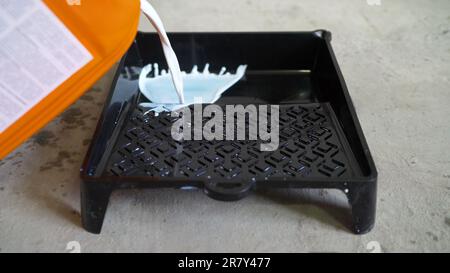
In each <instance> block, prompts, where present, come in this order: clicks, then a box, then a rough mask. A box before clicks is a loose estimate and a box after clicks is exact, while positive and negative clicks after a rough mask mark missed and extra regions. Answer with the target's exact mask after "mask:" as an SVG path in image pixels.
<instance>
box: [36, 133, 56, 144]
mask: <svg viewBox="0 0 450 273" xmlns="http://www.w3.org/2000/svg"><path fill="white" fill-rule="evenodd" d="M33 141H34V143H36V144H37V145H39V146H50V145H54V144H55V141H56V136H55V134H54V133H53V132H52V131H48V130H44V131H41V132H39V133H38V134H36V135H35V136H34V137H33Z"/></svg>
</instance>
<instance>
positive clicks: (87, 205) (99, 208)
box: [81, 181, 112, 234]
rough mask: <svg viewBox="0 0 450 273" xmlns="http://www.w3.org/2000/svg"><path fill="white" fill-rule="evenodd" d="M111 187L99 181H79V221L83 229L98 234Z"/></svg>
mask: <svg viewBox="0 0 450 273" xmlns="http://www.w3.org/2000/svg"><path fill="white" fill-rule="evenodd" d="M111 192H112V187H111V186H110V185H107V184H105V183H99V182H86V181H82V182H81V221H82V224H83V227H84V229H86V230H87V231H89V232H92V233H95V234H99V233H100V232H101V230H102V225H103V219H104V218H105V213H106V208H107V207H108V202H109V196H110V195H111Z"/></svg>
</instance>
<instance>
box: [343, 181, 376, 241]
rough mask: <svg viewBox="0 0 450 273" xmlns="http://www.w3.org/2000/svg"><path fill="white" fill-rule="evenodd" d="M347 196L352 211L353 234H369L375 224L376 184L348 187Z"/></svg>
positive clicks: (369, 183) (367, 183) (360, 184)
mask: <svg viewBox="0 0 450 273" xmlns="http://www.w3.org/2000/svg"><path fill="white" fill-rule="evenodd" d="M347 196H348V200H349V203H350V205H351V209H352V220H353V232H355V233H356V234H364V233H367V232H369V231H370V230H371V229H372V228H373V226H374V224H375V211H376V196H377V185H376V182H364V183H358V184H354V185H349V188H348V192H347Z"/></svg>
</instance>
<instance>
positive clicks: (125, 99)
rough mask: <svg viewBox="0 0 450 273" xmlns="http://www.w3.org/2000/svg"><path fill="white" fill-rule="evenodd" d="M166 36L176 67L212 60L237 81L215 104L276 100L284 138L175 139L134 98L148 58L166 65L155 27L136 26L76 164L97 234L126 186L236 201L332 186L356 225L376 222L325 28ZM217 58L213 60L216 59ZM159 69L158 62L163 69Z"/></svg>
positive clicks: (367, 162)
mask: <svg viewBox="0 0 450 273" xmlns="http://www.w3.org/2000/svg"><path fill="white" fill-rule="evenodd" d="M169 36H170V40H171V42H172V45H173V47H174V50H175V52H177V55H178V56H179V59H180V65H181V68H182V70H184V71H190V69H192V67H193V65H199V66H200V69H201V66H203V65H205V64H206V63H211V67H210V71H211V72H219V70H220V68H221V67H222V66H225V67H227V68H228V69H236V68H237V67H238V65H240V64H247V65H248V68H247V72H246V75H245V76H244V78H243V79H242V80H240V81H239V82H238V83H237V84H236V85H235V86H233V87H232V88H231V89H229V90H228V91H227V92H226V93H224V95H223V96H222V98H221V99H220V100H219V101H217V103H216V104H219V105H222V106H224V105H227V104H243V105H246V104H276V105H280V128H279V130H280V146H279V148H278V150H276V151H273V152H261V151H260V150H259V141H206V140H201V141H194V140H192V141H181V142H177V141H175V140H173V139H172V137H171V134H170V128H171V126H172V123H173V122H174V118H172V117H171V116H170V113H162V114H160V115H158V116H155V115H154V114H152V113H146V112H147V111H146V110H148V109H143V108H141V107H140V106H139V103H140V102H144V101H146V99H145V98H144V97H143V96H142V95H141V94H140V92H139V87H138V76H139V72H140V70H141V68H142V67H143V65H144V64H148V63H159V64H165V60H164V56H163V52H162V50H161V49H160V48H161V46H160V44H159V39H158V36H157V35H156V34H149V33H138V35H137V37H136V41H135V43H134V44H133V45H132V47H131V48H130V49H129V51H128V53H127V54H126V56H125V57H124V58H123V59H122V61H121V63H120V66H119V68H118V71H117V74H116V78H115V80H114V82H113V87H112V90H111V94H110V96H109V98H108V100H107V102H106V105H105V108H104V111H103V114H102V116H101V118H100V120H99V122H98V126H97V129H96V132H95V135H94V138H93V141H92V143H91V146H90V148H89V151H88V153H87V156H86V159H85V162H84V164H83V167H82V170H81V177H82V186H81V215H82V221H83V226H84V228H85V229H86V230H88V231H90V232H93V233H99V232H100V231H101V227H102V223H103V219H104V215H105V212H106V208H107V206H108V200H109V196H110V194H111V192H112V191H113V190H115V189H125V188H162V187H165V188H192V187H195V188H200V189H203V191H204V192H205V194H207V195H208V196H210V197H211V198H214V199H218V200H226V201H233V200H239V199H241V198H243V197H245V196H246V195H247V194H249V193H250V192H251V191H252V190H254V189H270V188H328V189H339V190H342V191H343V192H345V194H346V195H347V197H348V200H349V203H350V205H351V210H352V211H351V212H352V220H353V231H354V232H355V233H357V234H362V233H366V232H368V231H370V230H371V228H372V227H373V225H374V221H375V205H376V180H377V171H376V169H375V165H374V162H373V160H372V157H371V155H370V152H369V148H368V146H367V143H366V141H365V139H364V135H363V132H362V130H361V127H360V125H359V122H358V118H357V116H356V113H355V109H354V108H353V104H352V101H351V99H350V96H349V93H348V91H347V88H346V86H345V83H344V79H343V77H342V75H341V72H340V70H339V67H338V64H337V62H336V58H335V56H334V54H333V51H332V48H331V45H330V41H331V33H329V32H328V31H323V30H319V31H313V32H288V33H176V34H170V35H169ZM214 64H217V65H218V66H217V67H214ZM162 68H164V67H162Z"/></svg>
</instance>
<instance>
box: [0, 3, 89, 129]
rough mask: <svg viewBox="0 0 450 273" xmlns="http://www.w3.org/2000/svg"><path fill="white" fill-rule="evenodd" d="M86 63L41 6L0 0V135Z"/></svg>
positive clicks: (64, 30)
mask: <svg viewBox="0 0 450 273" xmlns="http://www.w3.org/2000/svg"><path fill="white" fill-rule="evenodd" d="M91 60H92V55H91V54H90V53H89V51H88V50H87V49H86V48H85V47H84V46H83V45H82V44H81V43H80V42H79V41H78V40H77V38H76V37H75V36H74V35H73V34H72V33H71V32H70V30H69V29H67V27H66V26H65V25H64V24H63V23H62V22H61V21H60V20H59V19H58V18H57V17H56V15H55V14H53V12H52V11H51V10H50V9H48V7H47V6H46V5H45V4H44V3H43V2H42V1H36V0H0V133H1V132H3V131H4V130H5V129H6V128H8V127H9V126H10V125H12V124H13V123H14V122H15V121H17V120H18V119H19V118H20V117H21V116H22V115H24V114H25V113H26V112H27V111H28V110H30V109H31V108H32V107H33V106H35V105H36V104H37V103H38V102H39V101H41V100H42V99H43V98H45V97H46V96H47V95H48V94H49V93H51V92H52V91H53V90H54V89H56V88H57V87H58V86H59V85H61V84H62V83H63V82H64V81H66V80H67V79H68V78H70V76H72V75H73V74H74V73H75V72H77V71H78V70H79V69H81V68H82V67H83V66H85V65H86V64H87V63H88V62H90V61H91Z"/></svg>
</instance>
